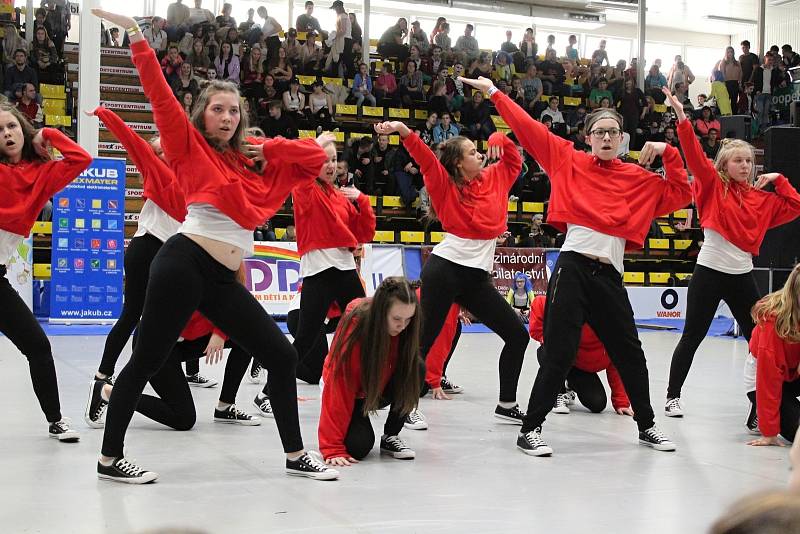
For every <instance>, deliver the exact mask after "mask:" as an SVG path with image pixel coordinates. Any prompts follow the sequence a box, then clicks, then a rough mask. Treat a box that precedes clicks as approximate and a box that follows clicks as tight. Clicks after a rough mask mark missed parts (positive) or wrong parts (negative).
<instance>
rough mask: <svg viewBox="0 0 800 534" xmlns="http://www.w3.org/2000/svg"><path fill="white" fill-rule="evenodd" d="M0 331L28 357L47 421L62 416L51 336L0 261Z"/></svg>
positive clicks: (34, 388)
mask: <svg viewBox="0 0 800 534" xmlns="http://www.w3.org/2000/svg"><path fill="white" fill-rule="evenodd" d="M0 332H2V333H3V334H4V335H5V336H6V337H7V338H8V339H9V341H11V343H13V344H14V346H15V347H17V349H19V351H20V352H21V353H22V354H23V355H25V357H26V358H27V359H28V367H29V369H30V373H31V381H32V382H33V391H34V392H35V393H36V398H37V399H39V406H41V408H42V411H43V412H44V416H45V418H46V419H47V421H48V422H50V423H54V422H56V421H60V420H61V405H60V404H59V402H58V381H57V379H56V366H55V364H54V363H53V352H52V350H51V349H50V340H49V339H47V336H46V335H45V333H44V330H42V327H41V326H40V325H39V321H37V320H36V317H34V316H33V313H31V310H30V309H29V308H28V306H27V304H25V302H24V301H23V300H22V298H21V297H20V296H19V294H18V293H17V292H16V290H15V289H14V288H13V287H11V284H10V283H9V281H8V279H7V278H6V266H5V265H0Z"/></svg>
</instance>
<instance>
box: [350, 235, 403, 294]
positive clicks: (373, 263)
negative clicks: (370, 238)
mask: <svg viewBox="0 0 800 534" xmlns="http://www.w3.org/2000/svg"><path fill="white" fill-rule="evenodd" d="M361 275H362V277H363V278H364V281H365V282H366V283H367V295H369V296H372V295H373V294H374V293H375V290H376V289H377V288H378V286H379V285H380V283H381V281H383V279H384V278H387V277H389V276H403V275H404V272H403V249H402V248H401V247H376V246H373V245H364V257H363V258H362V259H361Z"/></svg>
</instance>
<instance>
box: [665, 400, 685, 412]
mask: <svg viewBox="0 0 800 534" xmlns="http://www.w3.org/2000/svg"><path fill="white" fill-rule="evenodd" d="M664 415H666V416H667V417H683V407H682V406H681V398H680V397H675V398H674V399H667V403H666V404H665V405H664Z"/></svg>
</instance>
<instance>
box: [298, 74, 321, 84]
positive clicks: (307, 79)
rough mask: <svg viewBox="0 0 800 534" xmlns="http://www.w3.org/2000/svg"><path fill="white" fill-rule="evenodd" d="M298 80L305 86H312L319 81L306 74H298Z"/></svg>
mask: <svg viewBox="0 0 800 534" xmlns="http://www.w3.org/2000/svg"><path fill="white" fill-rule="evenodd" d="M297 79H298V80H299V81H300V83H301V84H303V85H311V84H312V83H314V82H315V81H317V77H316V76H306V75H304V74H298V75H297Z"/></svg>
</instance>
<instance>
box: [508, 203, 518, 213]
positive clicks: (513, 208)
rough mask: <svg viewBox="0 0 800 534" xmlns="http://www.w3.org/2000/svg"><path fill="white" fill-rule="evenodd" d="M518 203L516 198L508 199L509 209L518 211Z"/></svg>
mask: <svg viewBox="0 0 800 534" xmlns="http://www.w3.org/2000/svg"><path fill="white" fill-rule="evenodd" d="M518 205H519V203H518V202H517V201H516V200H509V201H508V211H510V212H515V213H516V211H517V206H518Z"/></svg>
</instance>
